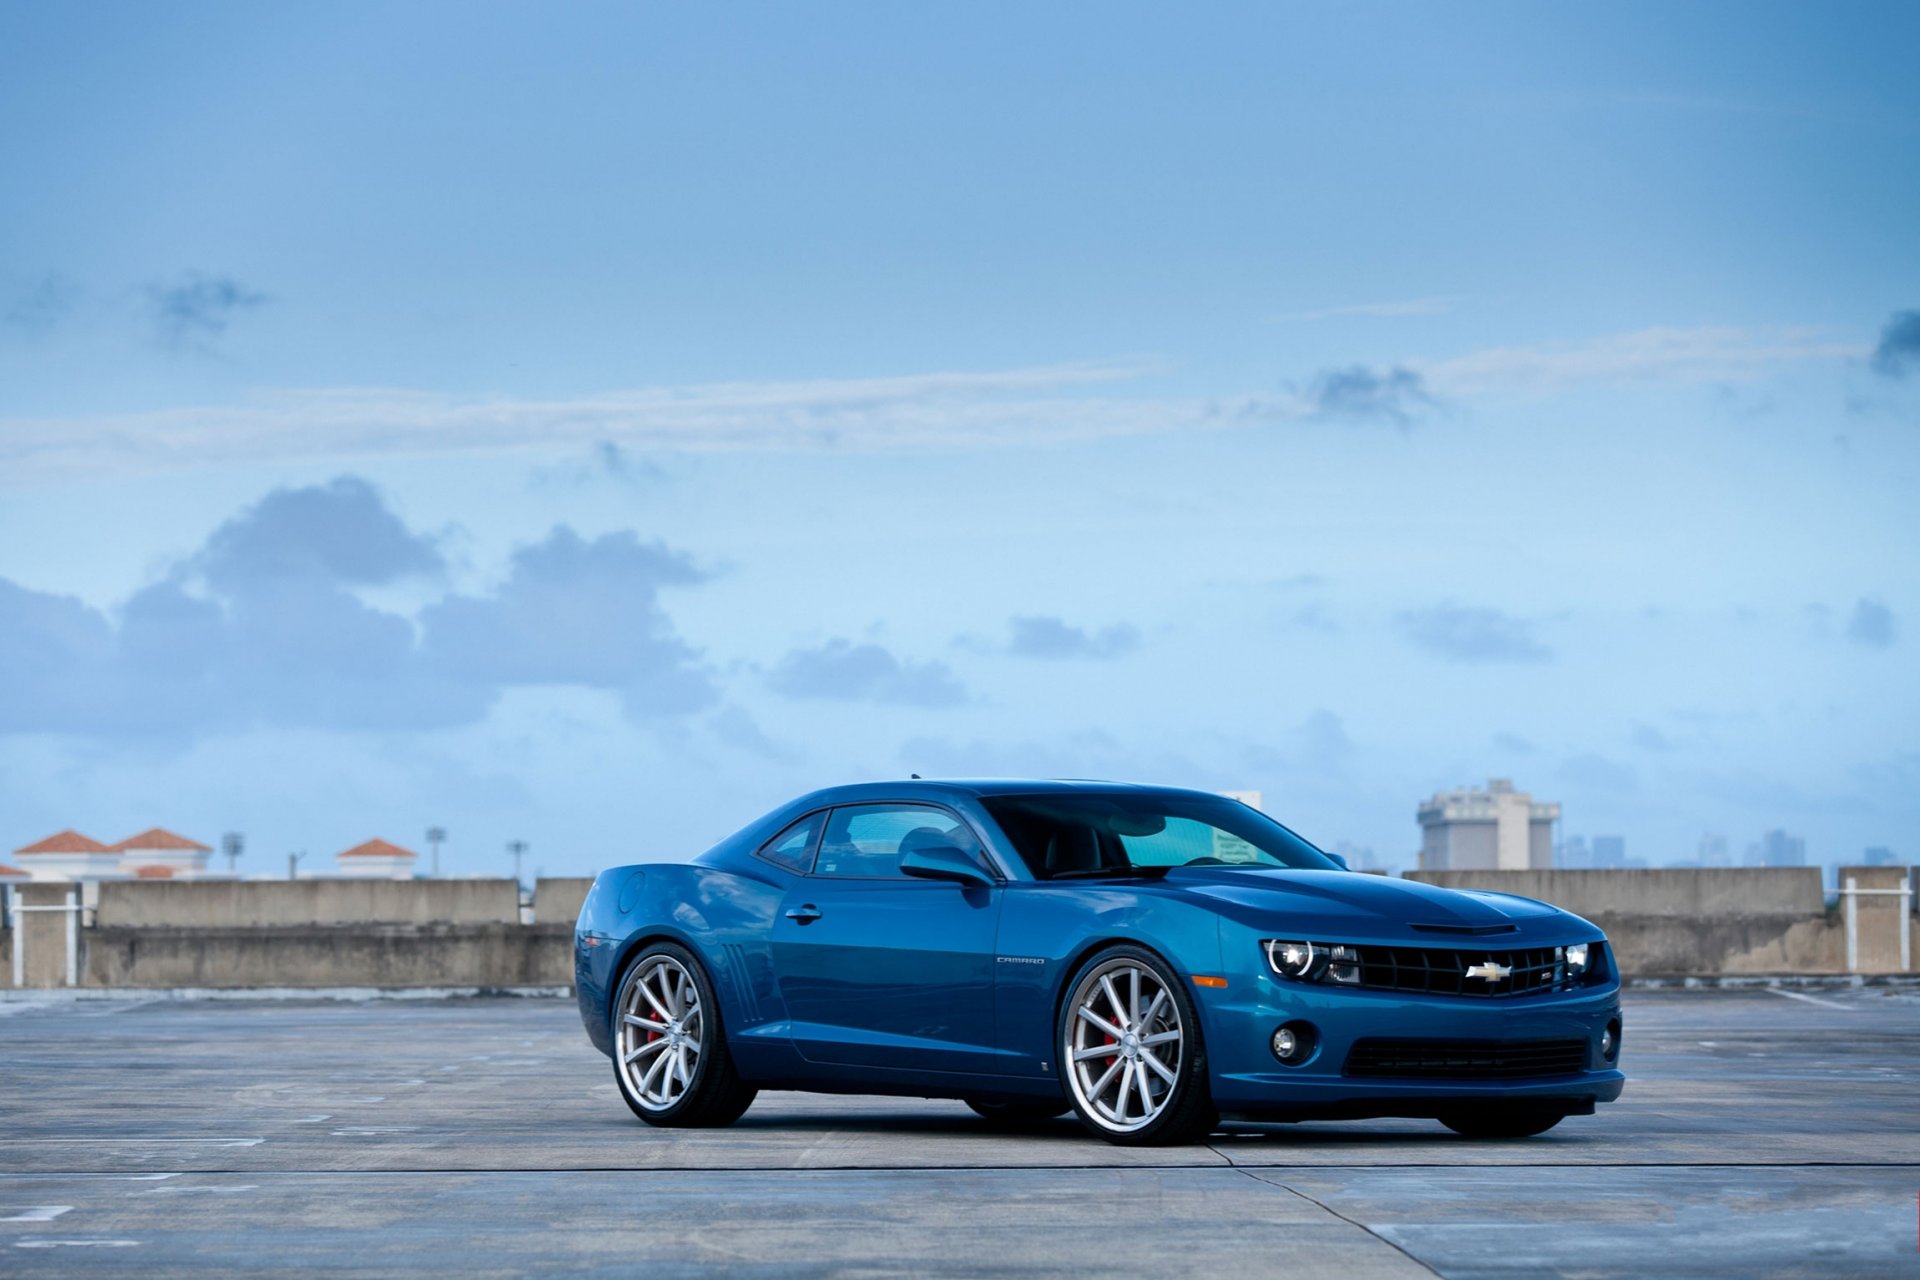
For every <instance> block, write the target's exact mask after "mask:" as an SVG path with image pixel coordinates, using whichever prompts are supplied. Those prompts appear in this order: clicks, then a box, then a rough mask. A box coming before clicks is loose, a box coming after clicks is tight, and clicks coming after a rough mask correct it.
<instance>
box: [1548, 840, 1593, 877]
mask: <svg viewBox="0 0 1920 1280" xmlns="http://www.w3.org/2000/svg"><path fill="white" fill-rule="evenodd" d="M1553 865H1554V867H1555V868H1556V869H1558V870H1561V871H1585V870H1586V869H1587V868H1589V867H1591V866H1592V865H1593V852H1592V851H1591V850H1590V849H1588V848H1587V838H1586V837H1585V836H1568V837H1567V838H1566V839H1564V840H1562V841H1561V842H1560V843H1559V844H1556V845H1554V846H1553Z"/></svg>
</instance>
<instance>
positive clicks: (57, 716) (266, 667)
mask: <svg viewBox="0 0 1920 1280" xmlns="http://www.w3.org/2000/svg"><path fill="white" fill-rule="evenodd" d="M441 568H442V564H441V560H440V556H439V552H438V550H437V548H436V546H435V544H434V542H433V540H432V539H430V538H428V537H425V536H423V535H421V534H418V533H415V532H412V531H410V530H409V529H408V528H407V527H406V526H405V525H404V524H403V523H402V522H401V521H400V520H399V519H398V517H396V516H395V515H394V514H393V513H392V512H391V511H390V510H389V509H388V508H387V506H386V505H385V503H384V501H383V500H382V499H381V497H380V495H379V493H378V492H377V491H376V490H374V489H373V488H372V487H371V486H369V485H367V484H366V483H365V482H364V481H360V480H357V479H354V478H351V477H347V478H343V479H341V480H336V481H333V482H332V483H330V484H326V485H316V486H312V487H309V488H305V489H286V490H277V491H275V492H274V493H271V494H269V495H267V497H265V498H264V499H262V500H261V501H260V502H258V503H255V504H254V505H253V506H251V507H249V508H248V509H246V510H245V511H243V512H241V513H240V514H239V515H237V516H235V517H234V518H233V519H231V520H229V521H227V522H226V523H224V524H223V525H221V526H220V528H219V529H217V530H216V531H215V532H214V534H213V535H212V536H211V537H210V538H209V539H208V540H207V543H206V544H205V545H204V546H203V547H202V548H201V549H200V550H199V551H197V552H196V553H195V554H193V555H191V556H189V557H187V558H186V559H185V560H184V561H182V562H181V564H180V565H179V566H178V567H177V568H176V569H175V570H174V571H173V572H171V573H170V574H168V575H167V576H166V577H164V578H163V579H161V580H160V581H158V582H155V583H152V584H150V585H148V586H147V587H145V588H143V589H141V590H140V591H138V592H136V593H135V594H134V595H133V596H132V597H131V598H129V599H128V600H127V601H126V602H125V603H124V604H122V605H121V606H120V608H119V609H118V610H116V611H114V613H113V614H111V615H110V614H108V613H106V612H104V611H101V610H97V609H94V608H92V607H90V606H88V605H86V604H84V603H82V602H81V601H78V600H74V599H71V598H68V597H62V596H56V595H51V594H48V593H44V592H36V591H30V590H27V589H25V588H22V587H19V586H17V585H15V584H13V583H9V582H6V581H4V580H0V666H3V667H4V669H5V670H7V671H8V673H9V681H8V684H9V696H8V697H7V698H6V699H4V700H0V731H14V732H47V733H74V734H126V733H142V734H159V735H173V736H177V737H191V736H193V735H196V734H201V733H206V732H211V731H223V730H238V729H245V728H250V727H255V726H267V727H274V728H319V729H391V730H420V729H434V728H444V727H451V726H455V725H461V724H469V723H472V722H474V721H476V720H478V719H480V718H481V717H483V716H484V715H485V714H486V713H487V710H488V708H489V707H490V706H491V705H492V704H493V702H494V701H495V699H496V698H497V697H498V696H499V695H500V694H501V693H502V692H503V691H504V690H506V689H508V688H512V687H516V686H525V685H539V684H568V685H575V686H584V687H588V688H597V689H606V690H610V691H613V692H615V693H616V694H618V695H619V696H620V698H621V700H622V702H623V703H624V705H625V706H626V707H627V709H628V710H629V712H630V713H632V714H634V715H636V716H642V717H657V716H672V715H680V714H684V713H686V712H689V711H693V710H698V709H700V708H701V707H704V706H706V705H709V704H710V703H711V702H713V701H714V700H715V699H716V696H717V695H716V692H715V690H714V688H713V684H712V681H711V679H710V678H709V676H708V674H707V672H706V669H705V667H704V666H703V665H702V663H701V660H700V655H699V654H698V653H697V652H696V651H695V650H693V649H692V648H690V647H689V646H688V645H687V644H686V643H685V642H684V641H682V640H681V639H680V638H679V636H678V635H677V634H676V633H675V631H674V629H673V627H672V624H671V622H670V621H669V619H668V618H667V617H666V615H665V613H664V611H663V610H662V609H661V607H660V605H659V601H658V593H659V592H660V590H661V589H663V588H666V587H671V586H690V585H696V584H698V583H699V582H701V581H704V579H705V575H704V574H702V573H701V572H700V571H699V570H697V569H695V568H694V567H693V566H692V564H691V563H690V562H689V561H688V559H687V558H686V557H685V556H684V555H683V554H681V553H679V552H676V551H673V550H671V549H669V548H666V547H663V546H660V545H658V544H644V543H641V542H640V541H639V539H638V538H637V537H635V535H633V534H631V533H622V534H609V535H606V536H603V537H601V538H598V539H594V540H592V541H588V540H586V539H583V538H581V537H580V536H579V535H578V534H576V533H574V532H573V531H572V530H570V529H566V528H559V529H555V530H554V531H553V532H552V533H551V534H549V535H548V536H547V538H546V539H545V540H543V541H542V542H540V543H538V544H535V545H534V546H531V547H524V548H522V549H520V550H519V551H517V552H515V554H514V557H513V562H512V565H511V569H510V572H509V574H508V576H507V579H506V581H505V582H504V583H503V584H502V586H501V587H500V588H499V589H498V590H496V591H494V592H490V593H486V594H481V595H456V596H451V597H448V598H446V599H444V600H441V601H440V602H438V603H437V604H434V605H432V606H429V607H428V608H427V609H425V610H423V611H422V612H421V613H420V616H419V618H418V619H417V620H416V619H414V618H410V617H408V616H406V615H405V614H402V613H399V612H396V611H394V610H391V609H387V608H380V607H376V606H374V605H372V604H369V603H367V602H366V601H365V600H363V599H361V598H360V596H359V595H358V594H356V589H357V588H362V587H367V586H380V585H383V584H386V583H390V582H393V581H396V580H398V579H400V578H402V577H405V576H408V575H415V574H428V573H437V572H439V571H440V570H441Z"/></svg>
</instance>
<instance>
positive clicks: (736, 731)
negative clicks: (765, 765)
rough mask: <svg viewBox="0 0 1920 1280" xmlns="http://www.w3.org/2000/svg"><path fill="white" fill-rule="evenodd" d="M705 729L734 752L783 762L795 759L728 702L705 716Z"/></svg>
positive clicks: (744, 713)
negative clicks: (743, 752)
mask: <svg viewBox="0 0 1920 1280" xmlns="http://www.w3.org/2000/svg"><path fill="white" fill-rule="evenodd" d="M707 729H708V730H709V731H710V732H711V733H712V734H713V736H714V737H715V738H717V739H719V740H720V741H721V742H722V743H725V744H726V745H727V746H729V747H732V748H734V749H735V750H737V751H745V752H747V753H749V754H750V755H756V756H761V757H764V758H765V759H768V760H779V761H785V762H792V761H793V760H795V759H797V758H798V757H796V756H795V754H794V752H793V751H792V750H791V749H789V748H787V747H784V746H781V745H780V744H779V743H777V742H775V741H774V740H773V739H771V738H769V737H768V736H767V735H766V733H765V731H763V730H762V729H761V728H760V725H759V723H758V722H757V721H755V720H754V718H753V717H752V716H750V715H748V714H747V713H746V711H745V710H744V709H743V708H741V707H738V706H735V705H733V704H732V703H729V704H727V705H726V706H724V707H722V708H720V709H719V710H718V711H716V712H714V713H713V714H712V715H711V716H709V717H707Z"/></svg>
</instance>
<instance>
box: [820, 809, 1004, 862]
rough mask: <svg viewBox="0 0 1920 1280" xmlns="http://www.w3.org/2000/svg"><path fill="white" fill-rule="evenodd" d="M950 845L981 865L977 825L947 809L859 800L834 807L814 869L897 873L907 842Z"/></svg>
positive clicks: (911, 845) (911, 843) (915, 844)
mask: <svg viewBox="0 0 1920 1280" xmlns="http://www.w3.org/2000/svg"><path fill="white" fill-rule="evenodd" d="M903 845H904V846H905V847H906V848H909V849H911V848H914V847H915V846H920V847H923V848H924V847H927V846H932V845H951V846H953V847H954V848H956V849H964V850H965V851H966V852H968V853H969V854H971V855H972V856H973V859H974V861H976V862H978V863H980V864H981V865H982V866H985V865H986V859H985V857H983V856H982V854H981V852H980V842H979V841H978V840H976V839H974V838H973V831H972V830H971V829H970V828H969V827H968V826H967V825H966V823H964V822H961V821H959V820H958V819H956V818H955V817H954V816H953V815H952V814H950V813H948V812H947V811H946V810H944V809H935V808H932V807H930V806H928V805H922V804H858V805H846V806H844V807H842V808H839V809H835V810H834V811H833V813H832V815H831V816H829V817H828V819H827V831H826V835H825V836H824V837H823V838H822V839H821V841H820V857H819V859H818V860H817V861H816V862H815V863H814V867H813V873H814V874H815V875H820V876H897V875H899V874H900V851H901V848H902V846H903Z"/></svg>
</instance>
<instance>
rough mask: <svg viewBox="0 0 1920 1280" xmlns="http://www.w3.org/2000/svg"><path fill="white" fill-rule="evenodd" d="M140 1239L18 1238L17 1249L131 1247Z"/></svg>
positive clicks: (14, 1243)
mask: <svg viewBox="0 0 1920 1280" xmlns="http://www.w3.org/2000/svg"><path fill="white" fill-rule="evenodd" d="M139 1243H140V1242H139V1241H138V1240H16V1241H14V1242H13V1247H14V1248H16V1249H131V1248H133V1247H134V1246H136V1245H138V1244H139Z"/></svg>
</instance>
